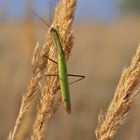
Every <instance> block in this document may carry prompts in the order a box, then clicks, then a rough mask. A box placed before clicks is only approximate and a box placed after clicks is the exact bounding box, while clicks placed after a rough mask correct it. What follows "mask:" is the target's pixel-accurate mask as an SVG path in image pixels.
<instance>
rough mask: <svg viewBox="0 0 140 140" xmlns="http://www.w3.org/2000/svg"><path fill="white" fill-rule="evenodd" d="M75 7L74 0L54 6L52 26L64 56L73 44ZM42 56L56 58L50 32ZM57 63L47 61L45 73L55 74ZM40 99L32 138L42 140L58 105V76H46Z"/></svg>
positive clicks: (63, 1)
mask: <svg viewBox="0 0 140 140" xmlns="http://www.w3.org/2000/svg"><path fill="white" fill-rule="evenodd" d="M75 7H76V0H61V1H60V3H59V4H58V5H57V7H56V11H55V17H54V21H53V23H52V26H53V27H57V28H58V29H59V31H60V33H61V37H62V40H63V43H64V47H65V48H64V50H65V56H66V58H68V57H69V55H70V50H71V48H72V45H73V36H72V28H71V27H72V23H73V16H74V11H75ZM41 53H42V58H43V57H44V58H45V55H46V56H48V57H50V58H52V59H54V60H55V59H56V55H57V52H56V48H54V47H53V46H52V39H51V37H50V33H48V35H47V39H46V41H45V42H44V46H43V49H42V52H41ZM57 69H58V68H57V65H56V64H54V63H52V62H48V64H47V67H46V73H49V74H55V73H57ZM41 89H42V90H41V93H42V94H41V99H40V105H39V106H38V111H37V117H36V120H35V123H34V127H33V135H32V140H42V139H44V137H45V132H46V130H47V127H48V122H49V121H50V118H52V116H53V115H54V113H55V111H56V110H57V108H58V107H59V104H60V97H58V98H56V97H57V94H56V92H57V91H58V89H59V80H58V77H53V76H52V77H48V78H47V85H42V87H41Z"/></svg>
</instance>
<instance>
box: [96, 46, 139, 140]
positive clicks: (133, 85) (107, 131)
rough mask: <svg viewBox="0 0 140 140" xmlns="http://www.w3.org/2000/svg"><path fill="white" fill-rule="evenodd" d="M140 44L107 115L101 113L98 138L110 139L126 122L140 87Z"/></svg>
mask: <svg viewBox="0 0 140 140" xmlns="http://www.w3.org/2000/svg"><path fill="white" fill-rule="evenodd" d="M139 76H140V46H139V47H138V49H137V51H136V54H135V56H134V57H133V59H132V62H131V64H130V66H129V67H128V68H125V69H124V71H123V73H122V75H121V78H120V81H119V84H118V87H117V89H116V91H115V94H114V97H113V99H112V102H111V104H110V105H109V107H108V109H107V111H106V113H105V115H103V113H101V114H100V115H99V118H98V119H99V120H98V127H97V129H96V132H95V133H96V137H97V139H98V140H110V139H112V138H113V137H114V135H115V134H116V133H117V130H118V128H119V127H120V126H121V125H122V124H123V123H124V122H125V120H126V118H127V115H128V112H129V111H130V107H131V106H132V103H133V102H134V100H135V97H136V95H137V94H138V92H139V90H140V87H138V84H139Z"/></svg>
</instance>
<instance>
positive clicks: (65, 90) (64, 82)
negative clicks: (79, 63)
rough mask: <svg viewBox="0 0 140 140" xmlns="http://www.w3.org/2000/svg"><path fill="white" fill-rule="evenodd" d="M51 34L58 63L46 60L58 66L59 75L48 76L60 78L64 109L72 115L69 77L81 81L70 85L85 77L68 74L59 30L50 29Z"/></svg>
mask: <svg viewBox="0 0 140 140" xmlns="http://www.w3.org/2000/svg"><path fill="white" fill-rule="evenodd" d="M34 14H35V13H34ZM35 15H36V14H35ZM36 16H37V17H38V18H39V19H41V20H42V21H43V22H44V23H45V24H47V23H46V22H45V21H44V20H43V19H42V18H41V17H39V16H38V15H36ZM47 26H49V25H48V24H47ZM49 28H50V26H49ZM50 34H51V38H52V41H53V46H55V47H56V48H57V49H58V54H57V62H56V61H54V60H52V59H51V58H49V57H47V56H46V58H48V60H50V61H52V62H54V63H55V64H57V65H58V75H56V74H54V75H52V74H47V75H46V76H59V80H60V81H59V82H60V90H61V97H62V101H63V104H64V108H65V110H66V112H67V113H68V114H70V113H71V100H70V92H69V82H68V76H73V77H79V79H77V80H75V81H73V82H72V83H70V84H73V83H76V82H78V81H80V80H82V79H84V78H85V76H83V75H75V74H68V73H67V65H66V59H65V53H64V50H63V48H64V47H63V42H62V39H61V34H60V32H59V30H58V29H57V28H54V27H51V28H50Z"/></svg>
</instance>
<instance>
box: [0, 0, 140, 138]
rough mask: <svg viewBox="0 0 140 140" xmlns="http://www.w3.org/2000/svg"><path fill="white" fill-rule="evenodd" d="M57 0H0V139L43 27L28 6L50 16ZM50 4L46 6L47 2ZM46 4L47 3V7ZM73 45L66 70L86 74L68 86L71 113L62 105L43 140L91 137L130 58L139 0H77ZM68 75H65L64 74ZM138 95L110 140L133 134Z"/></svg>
mask: <svg viewBox="0 0 140 140" xmlns="http://www.w3.org/2000/svg"><path fill="white" fill-rule="evenodd" d="M56 3H57V0H51V4H50V0H41V1H39V0H30V1H29V0H19V1H17V0H0V79H1V81H0V124H1V125H0V139H1V140H5V139H6V138H7V137H8V134H9V132H10V131H11V130H12V129H13V127H14V124H15V120H16V117H17V114H18V111H19V107H20V104H21V97H22V94H23V93H24V92H25V90H26V88H27V85H28V83H29V81H30V78H31V76H32V68H31V58H32V53H33V49H34V46H35V44H36V42H37V41H40V42H43V40H44V38H45V35H46V33H47V27H46V25H44V24H43V23H42V22H41V21H39V20H38V19H37V18H36V17H34V16H33V13H32V10H34V11H35V12H36V13H37V14H38V15H40V16H41V17H43V19H45V20H46V21H47V22H48V23H50V22H51V19H52V18H50V13H51V15H53V13H54V12H53V10H54V6H55V5H56ZM50 5H51V6H50ZM50 7H51V8H50ZM74 37H75V40H74V47H73V49H72V54H71V57H70V59H69V61H68V71H69V73H75V74H76V73H77V74H83V75H85V76H86V79H84V80H83V81H80V82H79V83H76V84H74V85H71V86H70V91H71V100H72V114H71V115H70V116H67V114H66V113H65V112H64V109H63V106H61V108H59V110H58V111H57V113H56V115H55V117H54V118H53V120H52V121H51V123H50V126H49V129H48V134H47V138H48V140H56V139H61V140H63V139H67V140H95V139H96V138H95V134H94V130H95V128H96V126H97V117H98V114H99V112H100V111H101V110H103V111H105V110H106V109H107V107H108V105H109V103H110V102H111V99H112V97H113V95H114V91H115V88H116V86H117V84H118V81H119V78H120V75H121V72H122V70H123V68H124V67H126V66H128V65H129V64H130V61H131V58H132V56H133V55H134V53H135V50H136V48H137V47H138V44H139V42H140V1H139V0H114V1H111V0H104V1H103V0H86V1H84V0H83V1H82V0H79V1H78V4H77V9H76V15H75V22H74ZM70 80H71V79H70ZM139 106H140V96H138V97H137V100H136V102H135V103H134V105H133V107H132V110H131V112H130V114H129V117H128V121H127V122H126V123H125V125H123V127H121V129H119V132H118V134H117V135H116V137H115V138H114V140H122V139H124V140H126V139H127V140H139V137H140V133H139V131H140V120H139V118H140V107H139ZM35 109H36V108H35V107H34V109H31V110H30V111H29V112H28V115H27V117H26V120H25V121H24V124H23V125H22V131H21V133H20V135H19V136H18V139H19V140H25V138H26V137H27V136H28V135H29V132H30V131H31V126H30V123H29V122H31V121H32V120H33V119H32V117H31V116H34V115H33V114H34V112H35Z"/></svg>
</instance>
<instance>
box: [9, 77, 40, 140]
mask: <svg viewBox="0 0 140 140" xmlns="http://www.w3.org/2000/svg"><path fill="white" fill-rule="evenodd" d="M39 79H40V75H36V76H35V77H33V79H32V80H31V82H30V84H29V87H28V91H27V92H26V93H25V94H24V95H23V97H22V103H21V107H20V111H19V114H18V117H17V120H16V123H15V126H14V129H13V131H12V132H11V133H10V135H9V138H8V139H10V140H14V139H16V135H17V133H18V131H19V129H20V125H21V123H22V120H23V117H24V115H25V112H26V111H27V110H28V108H29V106H30V104H31V100H32V99H33V97H34V93H35V92H36V90H37V85H38V80H39Z"/></svg>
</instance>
